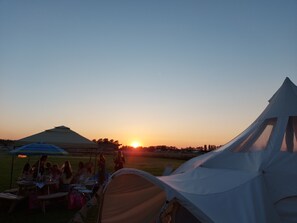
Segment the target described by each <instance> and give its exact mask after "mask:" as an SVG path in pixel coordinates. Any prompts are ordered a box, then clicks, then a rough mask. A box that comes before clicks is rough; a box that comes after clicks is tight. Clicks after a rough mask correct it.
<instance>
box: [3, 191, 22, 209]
mask: <svg viewBox="0 0 297 223" xmlns="http://www.w3.org/2000/svg"><path fill="white" fill-rule="evenodd" d="M24 198H25V197H24V196H19V195H16V194H12V193H0V199H4V200H7V201H10V202H11V205H10V208H9V210H8V213H11V212H12V211H13V210H14V208H15V206H16V205H17V204H18V203H19V202H20V201H21V200H23V199H24Z"/></svg>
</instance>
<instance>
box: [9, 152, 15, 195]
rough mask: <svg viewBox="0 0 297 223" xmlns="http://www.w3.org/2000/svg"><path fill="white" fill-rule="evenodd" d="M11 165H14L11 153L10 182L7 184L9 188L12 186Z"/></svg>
mask: <svg viewBox="0 0 297 223" xmlns="http://www.w3.org/2000/svg"><path fill="white" fill-rule="evenodd" d="M13 166H14V155H12V159H11V167H10V184H9V188H10V189H11V187H12V175H13Z"/></svg>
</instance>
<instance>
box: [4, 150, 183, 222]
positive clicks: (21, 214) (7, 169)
mask: <svg viewBox="0 0 297 223" xmlns="http://www.w3.org/2000/svg"><path fill="white" fill-rule="evenodd" d="M105 157H106V168H107V171H108V172H109V173H112V172H113V157H112V156H111V155H107V156H105ZM38 158H39V157H31V158H25V159H20V158H17V157H16V158H15V159H14V163H13V176H12V183H13V185H12V187H16V180H17V178H18V177H19V175H20V173H21V172H22V168H23V166H24V164H25V163H26V162H27V161H29V162H30V164H33V163H35V162H36V161H37V159H38ZM65 160H69V161H70V163H71V165H72V168H73V171H74V172H75V171H76V169H77V166H78V163H79V161H83V162H88V161H89V160H90V157H73V156H66V157H65V156H64V157H54V156H52V157H51V156H49V157H48V161H50V162H51V163H52V164H54V163H56V164H58V165H59V166H61V165H62V164H63V163H64V161H65ZM91 161H93V162H95V158H94V157H92V158H91ZM184 162H185V161H184V160H178V159H165V158H152V157H140V156H128V157H126V164H125V167H128V168H136V169H140V170H143V171H146V172H149V173H151V174H153V175H155V176H159V175H162V172H163V170H164V168H165V167H166V165H168V164H170V165H172V166H173V167H174V168H177V167H178V166H180V165H181V164H182V163H184ZM11 164H12V157H11V156H9V155H5V154H0V165H1V166H0V168H1V171H0V192H2V191H4V190H5V189H8V188H9V187H10V173H11ZM1 203H2V205H3V200H0V204H1ZM4 206H5V204H4ZM76 212H77V211H73V210H67V209H66V207H49V209H47V212H46V214H45V215H44V214H43V213H42V212H41V210H28V208H27V203H23V204H20V205H18V206H17V208H16V210H15V211H14V212H13V213H12V214H7V209H6V208H1V207H0V220H1V223H18V222H22V223H24V222H28V223H35V222H36V223H37V222H38V223H53V222H57V223H62V222H69V221H70V220H71V219H72V217H73V216H74V214H75V213H76ZM96 214H97V213H96V209H94V210H93V211H92V212H91V214H90V215H91V218H90V219H89V220H88V221H87V222H96Z"/></svg>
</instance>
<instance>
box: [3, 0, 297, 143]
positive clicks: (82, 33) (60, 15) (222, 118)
mask: <svg viewBox="0 0 297 223" xmlns="http://www.w3.org/2000/svg"><path fill="white" fill-rule="evenodd" d="M285 77H289V78H290V79H291V80H292V81H293V82H294V83H295V84H297V1H296V0H286V1H283V0H279V1H275V0H266V1H261V0H254V1H253V0H252V1H251V0H246V1H238V0H224V1H222V0H209V1H207V0H184V1H182V0H179V1H175V0H167V1H165V0H164V1H162V0H134V1H132V0H117V1H113V0H109V1H75V0H43V1H29V0H28V1H23V0H20V1H14V0H0V109H1V112H0V139H12V140H17V139H20V138H23V137H26V136H29V135H32V134H35V133H38V132H41V131H44V130H46V129H51V128H54V127H56V126H61V125H64V126H67V127H69V128H71V129H72V130H74V131H76V132H78V133H79V134H81V135H83V136H85V137H87V138H89V139H91V140H92V139H99V138H109V139H115V140H119V142H120V143H122V144H124V145H131V143H132V142H133V141H138V142H139V143H140V145H143V146H150V145H168V146H177V147H187V146H193V147H196V146H200V145H204V144H217V145H219V144H225V143H227V142H228V141H230V140H231V139H232V138H234V137H235V136H236V135H238V134H239V133H241V132H242V131H243V130H244V129H245V128H247V127H248V126H249V125H250V124H251V122H253V121H254V120H255V119H256V118H257V117H258V115H259V114H260V113H261V112H262V111H263V110H264V108H265V107H266V106H267V104H268V100H269V99H270V97H271V96H272V95H273V93H274V92H275V91H276V90H277V89H278V88H279V87H280V86H281V84H282V82H283V81H284V79H285Z"/></svg>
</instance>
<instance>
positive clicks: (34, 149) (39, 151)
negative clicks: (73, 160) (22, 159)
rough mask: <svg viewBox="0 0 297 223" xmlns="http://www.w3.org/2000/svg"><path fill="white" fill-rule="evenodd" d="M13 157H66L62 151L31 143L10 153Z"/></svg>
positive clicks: (51, 146) (53, 147) (50, 145)
mask: <svg viewBox="0 0 297 223" xmlns="http://www.w3.org/2000/svg"><path fill="white" fill-rule="evenodd" d="M10 153H11V154H13V155H67V154H68V152H66V151H65V150H64V149H61V148H60V147H58V146H55V145H52V144H45V143H32V144H28V145H25V146H22V147H19V148H17V149H14V150H12V151H10Z"/></svg>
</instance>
